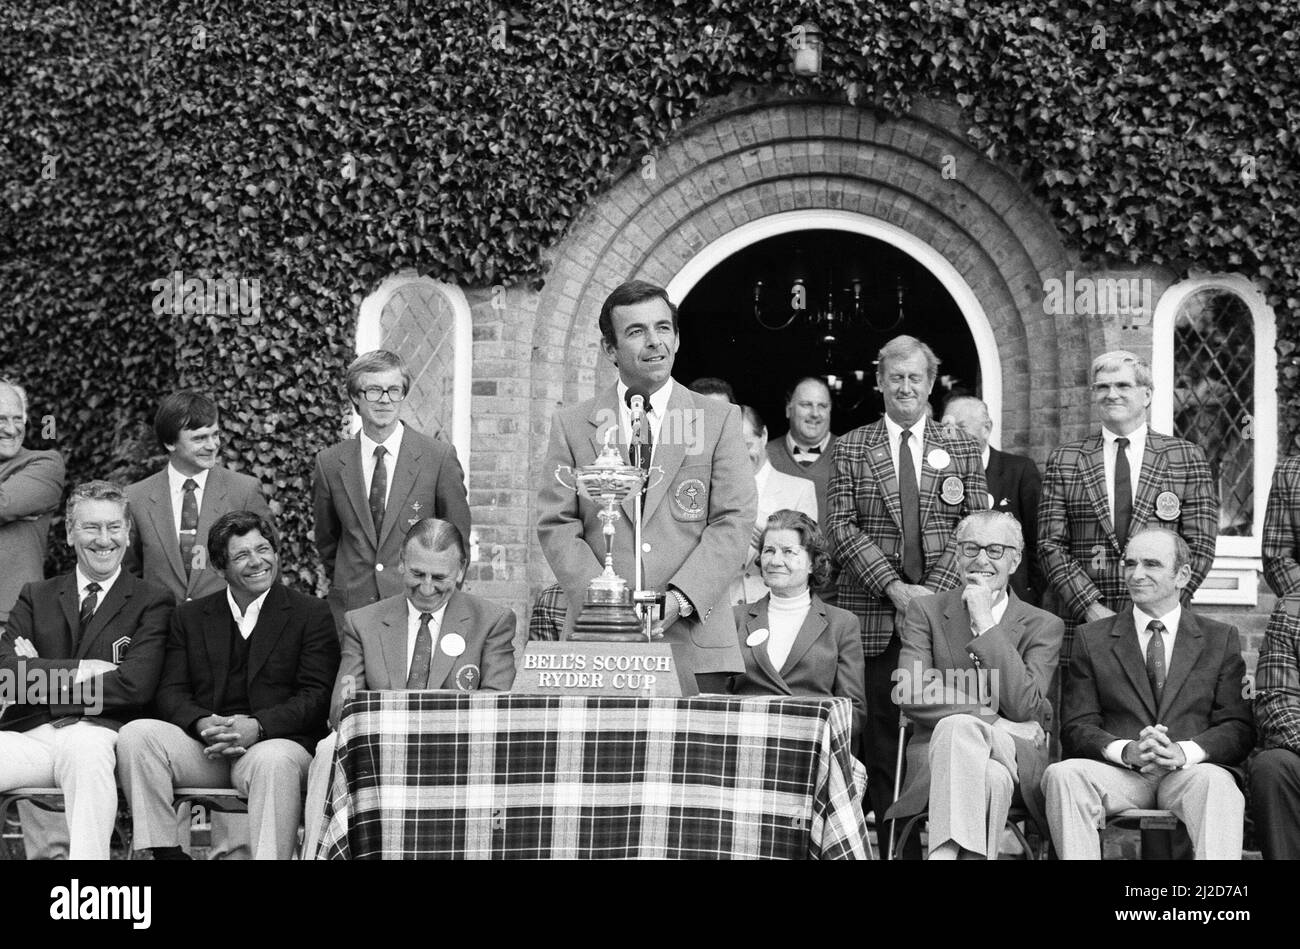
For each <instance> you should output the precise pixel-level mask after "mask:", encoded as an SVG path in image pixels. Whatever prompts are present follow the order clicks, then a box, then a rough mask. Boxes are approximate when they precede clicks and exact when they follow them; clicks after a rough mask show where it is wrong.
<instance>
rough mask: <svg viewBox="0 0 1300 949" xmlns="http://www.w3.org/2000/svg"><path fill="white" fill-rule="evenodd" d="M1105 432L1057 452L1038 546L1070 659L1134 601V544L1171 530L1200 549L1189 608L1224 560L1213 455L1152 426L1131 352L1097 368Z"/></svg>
mask: <svg viewBox="0 0 1300 949" xmlns="http://www.w3.org/2000/svg"><path fill="white" fill-rule="evenodd" d="M1092 393H1093V396H1092V397H1093V404H1094V405H1095V406H1096V407H1097V414H1098V416H1099V418H1100V421H1101V431H1100V433H1098V434H1096V435H1092V436H1089V437H1088V438H1085V439H1082V440H1080V441H1077V442H1072V443H1070V444H1068V445H1062V446H1061V447H1059V448H1056V449H1054V450H1053V451H1052V453H1051V455H1050V456H1048V459H1047V474H1046V476H1045V477H1044V478H1043V496H1042V501H1041V503H1040V504H1039V508H1038V550H1039V556H1040V557H1041V558H1042V562H1043V567H1044V569H1045V570H1046V572H1047V581H1048V583H1050V584H1051V587H1052V589H1053V590H1054V591H1055V592H1056V594H1057V595H1058V596H1060V597H1061V599H1062V601H1063V606H1064V608H1065V609H1066V610H1067V611H1068V612H1067V613H1065V614H1063V616H1064V619H1065V621H1066V623H1065V643H1064V645H1063V646H1062V648H1061V659H1062V661H1066V660H1068V659H1069V657H1070V645H1071V640H1072V638H1073V629H1074V627H1075V626H1076V625H1077V624H1079V623H1093V622H1096V621H1098V620H1101V619H1105V618H1106V617H1109V616H1114V615H1115V614H1116V612H1117V611H1120V610H1123V609H1124V608H1125V607H1126V606H1127V605H1128V590H1127V588H1126V586H1125V583H1124V570H1123V556H1124V547H1125V545H1126V544H1127V543H1128V538H1129V537H1131V536H1134V535H1135V534H1137V532H1138V531H1140V530H1142V529H1143V528H1146V527H1167V528H1168V529H1170V530H1172V531H1174V532H1175V533H1177V534H1179V535H1180V536H1181V537H1182V538H1183V540H1185V541H1186V542H1187V546H1188V547H1189V548H1190V549H1191V562H1190V569H1191V573H1190V575H1189V576H1188V579H1187V582H1186V583H1185V584H1183V586H1182V587H1181V588H1180V589H1181V590H1182V597H1183V602H1184V604H1187V603H1190V602H1191V597H1192V594H1193V593H1195V592H1196V588H1197V587H1199V586H1200V585H1201V581H1203V580H1204V579H1205V575H1206V574H1207V573H1208V572H1209V570H1210V567H1211V565H1212V564H1213V563H1214V548H1215V542H1216V540H1217V538H1218V532H1219V499H1218V492H1217V490H1216V487H1215V484H1214V479H1213V478H1212V477H1211V475H1210V466H1209V463H1208V462H1207V461H1206V460H1205V452H1203V451H1202V450H1201V449H1200V447H1199V446H1197V445H1193V444H1192V443H1191V442H1189V441H1185V440H1183V439H1181V438H1173V437H1171V436H1169V435H1162V434H1160V433H1159V432H1153V431H1151V430H1150V429H1149V428H1148V427H1147V410H1148V409H1149V407H1150V405H1151V369H1150V367H1149V366H1147V364H1146V363H1145V362H1143V361H1142V360H1141V359H1140V358H1139V357H1137V356H1135V355H1133V353H1130V352H1125V351H1123V350H1116V351H1114V352H1109V353H1103V354H1102V355H1100V356H1098V357H1097V358H1096V359H1094V360H1093V362H1092Z"/></svg>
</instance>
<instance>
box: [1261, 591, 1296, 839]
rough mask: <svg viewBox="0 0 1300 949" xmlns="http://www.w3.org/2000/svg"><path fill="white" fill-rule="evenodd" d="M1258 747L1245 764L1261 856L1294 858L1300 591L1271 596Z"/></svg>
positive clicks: (1265, 635) (1263, 656)
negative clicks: (1273, 600)
mask: <svg viewBox="0 0 1300 949" xmlns="http://www.w3.org/2000/svg"><path fill="white" fill-rule="evenodd" d="M1255 721H1256V722H1258V723H1259V747H1260V752H1259V754H1257V755H1256V756H1255V758H1254V760H1252V761H1251V763H1250V791H1251V794H1250V798H1251V807H1252V809H1253V811H1254V817H1255V837H1256V839H1258V840H1259V847H1260V849H1261V850H1262V851H1263V852H1264V859H1265V860H1300V596H1284V597H1282V598H1281V599H1279V600H1278V601H1277V606H1276V607H1274V609H1273V615H1272V616H1271V617H1269V621H1268V631H1267V632H1266V633H1265V634H1264V648H1263V650H1262V651H1261V652H1260V654H1259V665H1258V666H1256V668H1255Z"/></svg>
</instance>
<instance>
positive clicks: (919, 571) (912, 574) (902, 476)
mask: <svg viewBox="0 0 1300 949" xmlns="http://www.w3.org/2000/svg"><path fill="white" fill-rule="evenodd" d="M911 437H912V432H911V430H910V429H906V428H905V429H903V433H902V435H900V436H899V439H898V503H899V507H901V508H902V511H903V578H904V579H905V580H907V582H908V583H920V582H921V577H922V575H923V574H924V573H925V560H924V558H923V557H922V555H921V492H920V489H919V488H918V487H917V484H916V463H915V462H914V461H912V450H911V449H910V448H908V447H907V440H908V439H909V438H911Z"/></svg>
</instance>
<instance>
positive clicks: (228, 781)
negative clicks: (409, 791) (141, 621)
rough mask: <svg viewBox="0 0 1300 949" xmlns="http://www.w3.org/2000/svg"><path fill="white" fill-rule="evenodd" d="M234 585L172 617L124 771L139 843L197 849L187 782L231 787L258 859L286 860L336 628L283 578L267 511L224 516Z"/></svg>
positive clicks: (160, 851) (334, 660)
mask: <svg viewBox="0 0 1300 949" xmlns="http://www.w3.org/2000/svg"><path fill="white" fill-rule="evenodd" d="M208 551H209V558H210V562H211V563H212V565H213V566H214V567H215V568H216V569H218V570H220V571H221V572H222V574H224V576H225V578H226V589H224V590H221V591H219V592H217V593H212V594H209V595H208V596H205V597H201V598H200V599H197V600H191V601H189V602H187V603H182V604H181V605H180V606H179V607H178V608H177V610H176V612H175V614H174V615H173V616H172V624H171V632H170V634H169V635H168V638H167V651H166V655H165V656H164V658H163V672H162V679H161V681H160V682H159V684H158V694H157V697H156V699H155V703H154V704H155V707H156V710H157V712H158V714H159V715H160V716H161V718H162V720H161V721H159V720H157V719H139V720H137V721H134V722H132V723H130V724H129V725H127V726H126V727H125V728H123V729H122V732H121V734H120V736H119V737H118V756H117V759H118V760H117V773H118V779H119V780H120V781H121V783H122V790H123V791H125V792H126V796H127V799H128V800H129V801H130V804H131V813H132V816H133V818H134V822H135V823H134V826H135V845H136V848H137V849H140V850H148V849H151V850H153V855H154V858H155V859H187V856H186V855H185V854H184V853H183V852H182V851H181V849H180V847H179V846H178V836H177V828H176V815H175V812H174V811H173V810H172V799H173V789H174V788H175V787H177V786H195V787H211V788H228V787H233V788H235V789H236V790H237V791H239V792H240V794H241V795H244V796H246V797H247V798H248V819H249V826H250V830H251V835H250V836H251V838H252V840H251V844H252V852H253V859H254V860H259V859H261V860H270V859H279V860H286V859H288V858H289V857H290V856H291V855H292V853H293V848H294V844H295V843H296V842H297V838H298V822H299V820H300V819H301V817H302V793H303V784H304V782H305V781H306V777H307V765H308V764H309V763H310V761H311V752H310V749H311V748H314V747H315V746H316V742H317V741H318V740H319V739H320V737H321V735H322V734H323V733H324V731H325V712H326V708H327V703H328V701H329V688H330V683H331V681H333V678H334V674H335V672H337V670H338V664H339V647H338V636H337V634H336V633H335V632H334V622H333V620H332V619H331V617H330V611H329V607H328V606H327V605H326V603H325V601H324V600H319V599H317V598H316V597H312V596H306V595H304V594H302V593H297V592H295V591H294V590H290V589H289V588H288V587H285V586H283V585H281V584H280V583H279V582H278V577H277V574H278V569H279V558H278V556H277V554H276V540H275V533H274V531H273V530H272V528H271V525H270V523H268V522H267V520H266V519H265V518H263V517H262V516H261V515H259V514H254V513H253V512H251V511H232V512H230V513H228V514H223V515H222V516H221V517H220V518H218V519H217V522H216V523H215V524H213V525H212V530H211V531H210V532H209V533H208Z"/></svg>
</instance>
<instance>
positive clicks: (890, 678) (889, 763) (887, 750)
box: [862, 633, 921, 860]
mask: <svg viewBox="0 0 1300 949" xmlns="http://www.w3.org/2000/svg"><path fill="white" fill-rule="evenodd" d="M902 648H903V643H902V641H901V640H900V639H899V638H898V633H894V635H893V636H891V637H890V639H889V645H888V646H886V647H885V651H884V652H882V653H880V655H878V656H868V657H867V660H866V662H867V720H866V722H865V723H863V728H862V752H863V758H862V763H863V764H864V765H866V766H867V801H868V802H869V804H870V805H871V809H872V810H873V811H875V812H876V844H877V847H876V852H877V853H878V854H879V855H880V856H881V857H882V858H884V859H890V858H891V857H892V856H893V855H892V854H890V853H889V852H888V847H889V825H890V824H893V823H895V821H886V820H885V819H884V816H885V811H887V810H889V806H890V805H891V804H893V803H894V772H895V770H896V768H895V766H896V765H897V762H898V716H899V708H898V706H897V705H896V704H894V701H893V699H892V698H891V697H890V693H891V692H892V691H893V688H894V670H895V669H897V668H898V655H899V653H900V652H901V651H902ZM904 777H906V775H904ZM898 824H899V826H898V830H897V832H896V833H901V832H902V830H903V827H902V822H898ZM903 856H904V857H905V858H907V859H909V860H914V859H915V860H919V859H920V857H921V840H920V834H916V833H913V834H912V836H911V838H910V839H909V840H908V842H907V846H906V848H904V852H903Z"/></svg>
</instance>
